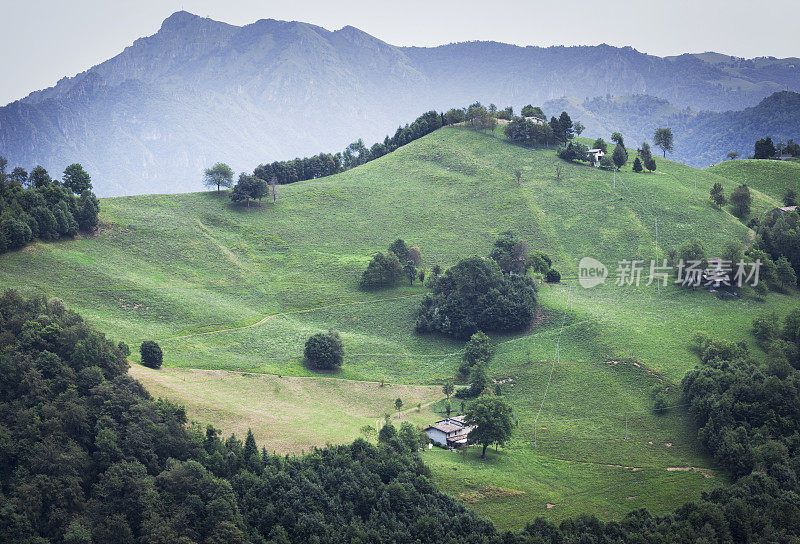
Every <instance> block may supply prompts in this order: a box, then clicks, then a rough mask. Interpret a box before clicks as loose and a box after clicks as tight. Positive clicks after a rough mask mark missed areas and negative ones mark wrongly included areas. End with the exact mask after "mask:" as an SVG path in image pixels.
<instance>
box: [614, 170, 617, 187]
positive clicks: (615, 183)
mask: <svg viewBox="0 0 800 544" xmlns="http://www.w3.org/2000/svg"><path fill="white" fill-rule="evenodd" d="M616 188H617V171H616V170H614V189H616Z"/></svg>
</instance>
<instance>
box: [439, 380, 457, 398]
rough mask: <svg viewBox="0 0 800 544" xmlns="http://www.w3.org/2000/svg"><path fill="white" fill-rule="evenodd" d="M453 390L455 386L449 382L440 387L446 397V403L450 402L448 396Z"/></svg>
mask: <svg viewBox="0 0 800 544" xmlns="http://www.w3.org/2000/svg"><path fill="white" fill-rule="evenodd" d="M454 389H455V386H454V385H453V382H451V381H450V380H448V381H446V382H444V385H443V386H442V393H444V394H445V395H446V396H447V400H448V401H449V400H450V395H452V394H453V390H454Z"/></svg>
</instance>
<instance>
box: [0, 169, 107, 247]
mask: <svg viewBox="0 0 800 544" xmlns="http://www.w3.org/2000/svg"><path fill="white" fill-rule="evenodd" d="M91 189H92V183H91V178H90V177H89V174H87V173H86V171H85V170H84V169H83V167H82V166H81V165H80V164H72V165H70V166H68V167H67V168H66V169H65V170H64V174H63V176H62V179H61V180H60V181H59V180H57V179H53V178H51V177H50V174H48V172H47V170H45V169H44V168H42V167H41V166H37V167H36V168H34V169H33V170H31V172H30V173H28V172H26V171H25V169H23V168H21V167H16V168H14V169H13V170H12V171H11V172H10V173H9V172H8V162H7V161H6V160H5V159H4V158H2V157H0V253H2V252H5V251H11V250H15V249H19V248H21V247H24V246H25V245H27V244H29V243H30V242H32V241H33V240H35V239H37V238H38V239H40V240H44V241H50V240H57V239H59V238H70V237H73V236H75V235H76V234H78V232H80V231H83V232H91V231H93V230H95V229H96V228H97V224H98V214H99V206H98V201H97V198H96V197H95V195H94V193H92V191H91Z"/></svg>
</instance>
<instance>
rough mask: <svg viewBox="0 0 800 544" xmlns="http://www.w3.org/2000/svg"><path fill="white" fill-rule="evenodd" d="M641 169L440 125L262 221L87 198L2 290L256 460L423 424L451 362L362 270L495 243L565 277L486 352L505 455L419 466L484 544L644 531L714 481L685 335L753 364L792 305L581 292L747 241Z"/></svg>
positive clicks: (4, 267)
mask: <svg viewBox="0 0 800 544" xmlns="http://www.w3.org/2000/svg"><path fill="white" fill-rule="evenodd" d="M497 134H499V131H497ZM634 153H635V151H633V150H631V152H630V154H631V159H633V156H634ZM657 160H658V170H657V172H656V173H652V174H635V173H633V172H631V171H630V166H628V167H626V168H624V169H623V171H622V172H620V173H618V174H617V175H616V187H614V180H613V175H612V173H611V172H606V171H602V170H599V169H594V168H590V167H588V166H585V165H577V164H566V163H563V162H561V161H560V159H558V158H557V157H556V156H555V152H554V150H553V149H535V150H531V149H525V148H521V147H517V146H514V145H511V144H510V143H508V142H506V141H504V140H503V139H502V138H501V137H497V136H493V135H488V134H482V133H476V132H473V131H469V130H465V129H460V128H455V127H450V128H445V129H441V130H438V131H436V132H435V133H433V134H430V135H428V136H426V137H424V138H422V139H420V140H417V141H415V142H412V143H411V144H408V145H406V146H404V147H402V148H400V149H399V150H398V151H396V152H394V153H391V154H390V155H387V156H384V157H382V158H380V159H377V160H375V161H372V162H369V163H367V164H366V165H363V166H361V167H358V168H356V169H354V170H351V171H348V172H345V173H343V174H339V175H336V176H332V177H329V178H324V179H320V180H314V181H307V182H300V183H295V184H292V185H287V186H281V187H279V192H280V195H279V197H278V203H277V205H273V204H272V203H271V202H270V203H267V202H264V203H262V204H260V205H255V206H251V207H250V208H249V209H248V208H244V207H239V206H233V205H231V203H230V202H229V199H228V198H227V195H226V194H224V193H223V194H217V193H216V192H205V193H192V194H180V195H148V196H137V197H125V198H111V199H103V200H102V201H101V216H102V225H101V228H100V230H99V232H98V233H97V234H96V235H94V236H91V237H83V238H79V239H76V240H74V241H66V242H58V243H48V244H42V243H39V244H35V245H33V246H30V247H29V248H26V249H25V250H22V251H19V252H16V253H10V254H5V255H2V256H0V285H1V286H3V287H14V288H17V289H20V290H22V291H25V292H43V293H45V294H47V295H50V296H58V297H60V298H62V299H63V300H64V301H65V302H66V303H67V304H68V305H69V306H70V307H72V308H74V309H75V310H77V311H79V312H80V313H81V314H83V315H84V316H85V317H86V318H87V319H88V320H89V321H90V322H91V323H92V324H93V325H95V326H96V327H98V328H99V329H101V330H103V331H105V332H106V333H107V334H108V335H109V336H112V337H113V338H114V339H117V340H123V341H125V342H127V343H128V344H130V345H131V346H138V345H139V343H140V342H141V341H143V340H146V339H156V340H157V341H158V342H159V344H160V345H161V346H162V348H163V350H164V353H165V364H166V365H167V366H168V367H169V368H165V369H163V370H162V371H159V372H155V373H154V372H149V371H147V370H144V369H142V368H141V367H138V366H134V369H133V370H132V372H134V375H136V376H137V377H138V378H139V379H142V381H143V383H145V384H146V385H147V387H148V388H150V390H151V391H152V392H153V394H154V395H156V396H166V397H169V398H173V399H175V400H179V401H180V402H182V403H184V404H186V406H187V409H188V410H189V413H190V414H191V415H192V417H194V418H196V419H198V420H200V421H203V422H208V423H213V424H215V425H219V426H222V427H223V428H225V429H226V430H227V431H231V430H235V431H236V432H237V433H241V432H242V430H246V428H247V427H252V428H253V429H254V432H255V433H256V438H257V439H258V440H259V442H260V443H263V445H264V446H266V447H267V449H268V450H273V449H274V450H276V451H287V452H288V451H292V452H296V451H298V449H303V448H309V447H312V446H314V445H319V444H320V443H321V442H320V441H323V442H322V443H324V442H327V441H331V442H339V441H341V442H344V441H349V440H352V439H354V438H356V437H357V436H358V434H359V429H360V428H361V427H363V426H364V425H365V424H369V423H370V422H374V420H376V419H379V418H382V417H383V415H384V414H385V413H394V406H393V398H395V396H400V397H401V398H402V397H405V398H404V399H403V400H404V404H405V407H404V408H403V411H402V412H401V413H395V414H394V416H393V417H394V418H395V419H397V420H409V421H413V422H414V423H416V424H419V425H425V424H427V423H429V422H431V421H433V420H434V419H436V418H439V417H441V413H442V410H443V408H442V403H441V402H435V401H437V400H438V399H440V398H441V397H442V395H441V394H440V393H439V392H438V384H440V383H441V382H442V381H443V380H446V379H449V378H451V377H452V376H453V375H454V373H455V369H456V368H457V366H458V363H459V360H460V357H461V350H462V348H463V342H459V341H456V340H453V339H449V338H445V337H440V336H434V335H417V334H415V333H414V331H413V324H414V315H415V310H416V308H417V305H418V304H419V300H420V298H421V297H422V296H423V295H424V294H425V292H426V289H425V288H424V287H422V286H420V285H418V284H417V283H415V285H413V286H409V285H404V286H400V287H397V288H395V289H388V290H383V291H376V292H365V291H361V290H359V289H358V287H357V282H358V278H359V276H360V273H361V271H362V270H363V269H364V268H365V267H366V264H367V262H368V261H369V259H370V256H371V255H372V254H373V253H374V252H376V251H385V250H386V248H387V246H388V245H389V244H390V243H391V242H392V241H393V240H394V239H396V238H403V239H404V240H405V241H406V242H407V243H408V244H409V245H415V246H419V247H420V248H421V251H422V256H423V266H425V267H428V268H430V267H431V266H432V265H434V264H438V265H440V266H442V267H448V266H451V265H453V264H455V263H456V262H457V261H458V260H459V259H461V258H463V257H467V256H472V255H481V256H485V255H488V253H489V252H490V250H491V246H492V243H493V241H494V239H495V238H496V237H497V235H498V234H499V233H501V232H503V231H506V230H513V231H515V232H516V233H517V235H518V236H519V237H520V238H522V239H523V240H525V241H527V242H528V244H529V246H530V247H531V248H535V249H540V250H542V251H545V252H546V253H548V254H550V255H551V256H552V257H553V261H554V267H555V268H557V269H559V270H560V271H561V273H562V277H563V281H562V283H561V284H558V285H541V287H540V291H539V298H540V302H541V306H542V312H541V315H540V319H539V320H537V324H536V326H534V327H532V328H531V330H529V331H527V332H525V333H520V334H516V335H504V336H496V337H495V338H494V340H495V342H496V343H497V350H496V353H495V355H494V357H493V358H492V360H491V362H490V374H491V376H492V377H493V378H494V379H495V380H497V381H498V382H502V383H500V389H501V392H502V394H503V395H504V396H506V397H507V400H508V401H509V402H510V403H511V404H512V406H513V407H514V410H515V414H516V416H517V418H518V428H517V431H516V433H515V437H514V439H513V440H512V442H511V443H510V444H508V445H507V447H506V448H502V449H500V451H499V452H494V451H491V452H489V453H488V454H487V459H486V460H481V459H479V458H478V454H477V452H475V451H473V450H469V451H467V452H466V453H465V454H460V453H452V452H447V451H443V450H436V449H434V450H431V451H426V452H425V453H424V454H423V458H424V459H425V461H426V462H427V463H428V464H429V466H430V467H431V469H432V471H433V474H434V477H435V479H436V480H437V481H438V482H439V483H440V485H441V486H442V487H443V489H444V490H446V491H447V492H449V493H452V494H453V495H456V496H459V497H461V498H462V499H463V500H464V501H465V502H466V503H467V504H469V505H470V506H471V507H472V508H475V509H476V510H477V511H478V512H480V513H482V514H485V515H487V516H489V517H491V518H492V519H493V520H494V521H495V522H497V523H498V524H499V525H500V526H501V527H503V528H512V527H519V526H520V525H523V524H524V522H525V521H526V520H529V519H532V518H533V517H535V516H537V515H543V516H547V517H550V518H553V519H561V518H563V517H566V516H570V515H575V514H578V513H593V514H596V515H598V516H600V517H603V518H614V517H618V516H619V515H620V514H623V513H625V512H627V511H629V510H632V509H636V508H641V507H648V508H650V509H652V510H653V511H654V512H666V511H668V510H670V509H672V508H674V507H675V506H677V505H679V504H681V503H683V502H685V501H686V500H687V499H691V498H693V497H696V496H698V495H699V494H700V493H701V492H702V491H704V490H708V489H710V488H712V487H713V486H716V485H719V484H720V483H722V482H724V481H725V476H724V474H722V473H720V472H719V471H718V470H717V469H716V468H715V467H714V465H713V462H712V460H710V459H709V458H708V457H706V456H705V455H704V454H703V453H702V451H701V450H700V448H699V445H698V442H697V440H696V438H695V435H696V433H695V430H694V429H693V428H692V425H691V423H690V422H689V420H688V418H687V416H686V414H685V411H684V410H683V407H682V406H681V405H680V398H679V395H678V392H677V388H678V385H679V383H680V380H681V378H682V376H683V375H684V373H685V372H686V371H687V370H688V369H691V368H692V367H694V366H695V365H696V364H698V362H699V360H698V357H697V354H696V353H695V352H694V351H693V349H692V345H691V337H692V335H693V334H694V333H695V332H697V331H700V330H702V331H706V332H708V333H709V334H711V335H713V336H715V337H718V338H725V339H729V340H735V341H745V342H747V343H748V344H749V345H750V346H751V347H752V349H753V350H754V351H755V352H756V353H757V352H758V348H757V346H755V344H754V343H753V341H752V338H751V337H750V334H749V326H750V323H751V322H752V319H753V317H755V316H756V315H758V314H760V313H763V312H771V311H775V312H777V313H779V314H783V313H786V312H788V311H789V310H790V309H792V308H794V307H796V306H797V300H796V296H790V295H780V294H769V295H768V296H766V297H765V298H763V299H760V298H754V297H752V296H749V295H745V296H743V297H742V298H740V299H736V300H721V299H719V298H717V297H716V296H714V295H713V294H711V293H708V292H706V291H705V290H702V289H701V290H697V291H691V290H688V289H684V288H680V287H676V286H674V285H668V286H665V287H663V288H662V289H661V290H660V292H659V291H658V290H657V289H656V286H655V285H651V286H645V285H644V283H646V282H643V283H642V285H640V286H638V287H636V286H622V287H618V286H615V285H613V279H612V280H609V281H608V282H607V283H606V284H604V285H601V286H598V287H596V288H593V289H583V288H582V287H580V286H579V285H578V284H577V281H576V275H577V267H578V262H579V261H580V259H581V258H582V257H584V256H591V257H594V258H596V259H599V260H600V261H601V262H603V263H604V264H606V266H608V267H609V269H610V271H611V273H612V276H613V275H614V272H615V269H616V266H617V262H618V261H619V260H622V259H628V260H630V259H643V260H646V261H647V262H648V263H649V260H650V259H652V258H657V259H661V258H663V257H664V256H665V255H666V254H667V253H668V252H669V251H670V250H671V249H677V248H678V247H679V246H680V245H681V244H683V243H685V242H686V241H688V240H692V239H700V240H702V241H703V242H704V243H705V244H706V246H707V247H708V248H709V250H710V252H711V253H714V251H721V250H722V248H723V247H724V245H725V244H726V243H727V242H729V241H731V240H734V241H739V242H741V243H743V244H749V243H750V242H751V240H752V236H753V233H752V231H750V230H749V229H748V228H747V227H746V226H745V225H744V224H743V223H742V222H741V221H739V220H738V219H736V218H735V217H733V216H732V215H731V214H730V213H728V211H727V210H726V209H718V208H716V207H715V206H713V205H712V203H711V202H710V200H709V198H708V191H709V189H710V188H711V186H712V185H713V184H714V183H715V182H716V181H720V180H722V181H723V183H724V184H725V185H726V192H729V191H730V190H732V188H734V187H735V186H736V185H737V184H738V181H736V179H735V177H734V176H733V175H732V174H731V173H730V172H717V171H715V170H714V169H706V170H697V169H693V168H690V167H688V166H685V165H681V164H678V163H673V162H670V161H668V160H664V159H657ZM735 163H737V164H739V163H745V161H735ZM559 164H560V165H563V172H562V173H561V175H560V176H557V175H556V165H559ZM515 168H520V169H522V171H523V177H522V183H521V185H519V186H518V185H517V184H516V183H515V180H514V176H513V174H512V171H513V169H515ZM715 168H716V167H715ZM723 174H725V177H723ZM778 183H781V181H775V184H778ZM750 186H751V188H752V189H754V199H755V200H754V212H756V213H758V212H760V211H765V210H768V209H771V208H773V207H775V206H776V205H779V196H780V194H779V193H776V190H775V189H774V187H772V186H769V187H768V186H766V185H764V186H759V185H757V184H755V183H752V184H750ZM656 221H657V223H658V236H657V237H656V232H655V227H656ZM329 329H335V330H338V331H339V332H340V333H341V335H342V337H343V339H344V343H345V351H346V356H345V364H344V366H343V368H342V370H341V371H340V372H337V373H335V374H329V375H323V376H320V375H318V374H315V373H313V372H311V371H309V370H308V369H307V368H306V367H305V366H303V364H302V351H303V343H304V341H305V339H306V338H307V337H308V336H309V335H310V334H313V333H315V332H319V331H326V330H329ZM133 351H134V352H135V351H136V350H135V349H134V350H133ZM137 357H138V353H133V354H132V358H133V359H134V360H136V358H137ZM206 371H208V372H206ZM249 373H257V374H267V375H270V376H262V377H258V376H256V377H249V376H251V374H249ZM308 380H311V381H308ZM365 384H368V385H365ZM411 386H413V387H411ZM653 387H662V388H664V389H665V390H667V391H668V394H669V398H670V402H671V404H672V405H673V407H672V408H671V409H670V410H669V411H668V413H667V414H666V415H663V416H655V415H653V414H652V413H651V411H650V408H651V405H650V392H651V390H652V389H653ZM417 403H419V404H421V407H420V409H419V410H417V409H414V408H413V407H414V405H415V404H417ZM453 405H454V407H456V408H458V406H456V405H457V401H454V403H453ZM409 408H411V410H408V409H409ZM323 415H324V416H325V417H323V419H322V420H319V421H321V423H319V424H320V425H321V426H323V427H324V429H323V430H321V432H320V433H317V434H313V433H312V434H309V435H308V436H306V435H304V434H302V433H300V434H299V435H292V436H289V435H288V434H285V433H291V432H292V430H291V422H292V421H295V420H296V421H301V422H303V421H308V422H309V423H307V424H304V426H305V425H313V423H314V422H315V421H318V418H319V417H322V416H323ZM626 419H627V422H628V437H627V439H626V437H625V421H626ZM273 422H275V423H274V424H273ZM365 422H366V423H365ZM279 429H287V430H286V431H283V432H282V431H280V430H279ZM548 504H549V505H550V506H549V507H548Z"/></svg>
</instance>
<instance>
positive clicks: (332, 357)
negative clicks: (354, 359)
mask: <svg viewBox="0 0 800 544" xmlns="http://www.w3.org/2000/svg"><path fill="white" fill-rule="evenodd" d="M304 355H305V358H306V364H308V365H309V366H311V367H312V368H317V369H320V370H336V369H337V368H339V367H341V366H342V360H343V359H344V345H343V344H342V339H341V337H340V336H339V333H338V332H335V331H329V332H327V333H319V334H315V335H313V336H311V337H310V338H309V339H308V340H306V347H305V350H304Z"/></svg>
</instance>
